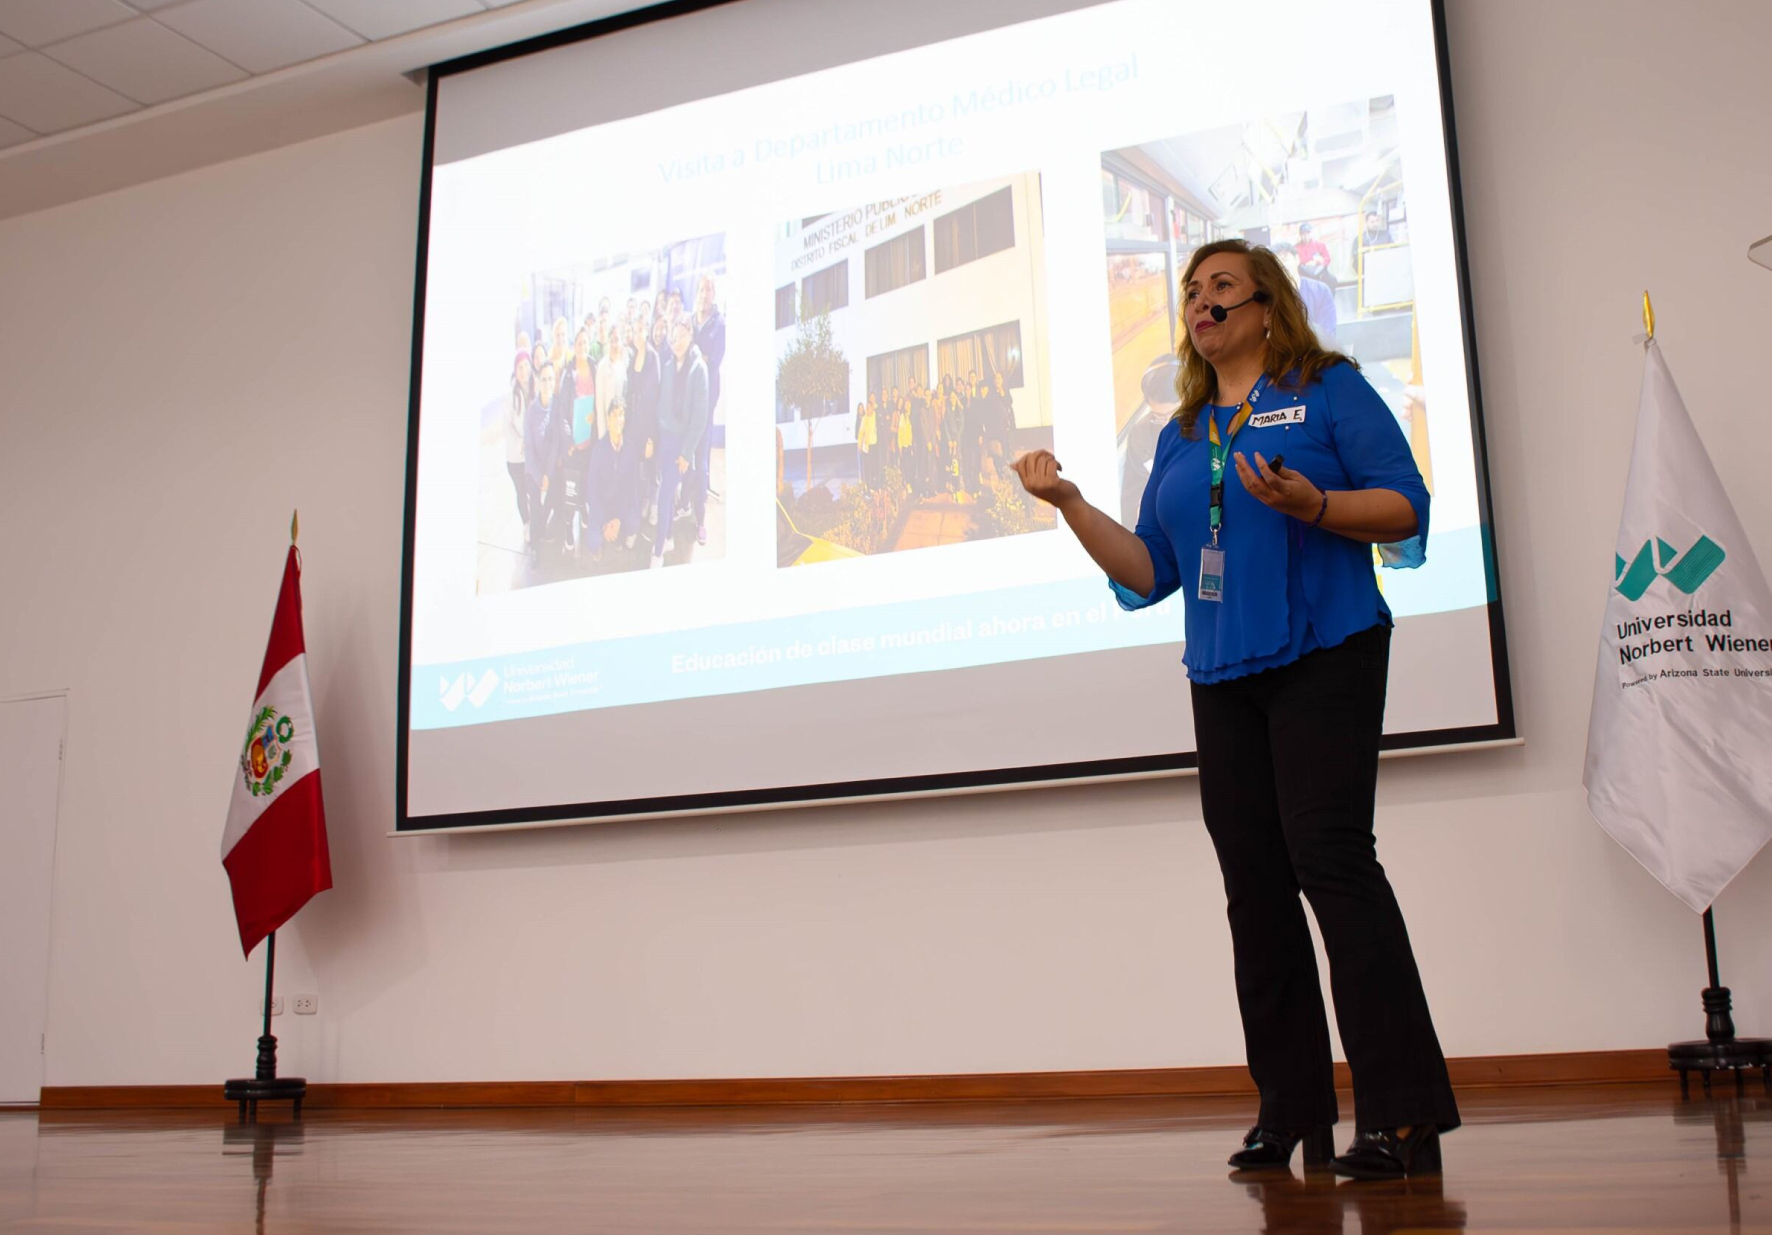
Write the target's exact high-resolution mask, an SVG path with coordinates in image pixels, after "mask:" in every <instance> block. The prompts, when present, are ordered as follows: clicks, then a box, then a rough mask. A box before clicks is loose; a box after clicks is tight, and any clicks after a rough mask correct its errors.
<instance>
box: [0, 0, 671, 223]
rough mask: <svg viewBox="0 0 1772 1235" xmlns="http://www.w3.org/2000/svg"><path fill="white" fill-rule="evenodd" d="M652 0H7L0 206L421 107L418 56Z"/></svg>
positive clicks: (27, 205) (61, 197)
mask: <svg viewBox="0 0 1772 1235" xmlns="http://www.w3.org/2000/svg"><path fill="white" fill-rule="evenodd" d="M651 2H653V0H0V219H5V218H10V217H12V216H14V215H19V214H24V213H27V212H29V211H33V210H42V209H46V208H47V207H50V206H56V205H60V204H62V203H65V202H70V201H76V200H78V199H80V198H83V197H90V196H93V195H94V194H97V193H104V192H109V191H111V190H113V189H119V188H123V187H125V186H127V185H131V184H137V183H140V182H142V181H146V180H154V179H158V178H160V177H163V176H169V175H174V174H176V173H178V172H183V171H188V170H191V169H192V168H196V167H202V166H205V165H207V164H210V163H219V162H222V161H224V160H227V159H234V158H239V157H241V156H243V155H247V154H252V153H256V152H257V151H260V150H269V149H273V148H275V147H277V146H283V145H288V144H290V143H291V142H298V141H305V140H307V139H309V138H313V137H319V136H323V135H325V134H327V133H336V132H341V131H343V130H345V129H350V128H355V127H357V126H359V125H365V124H373V123H375V122H377V121H380V120H387V119H391V118H393V117H395V116H400V115H409V114H411V113H413V112H416V111H420V110H422V109H423V107H424V89H423V86H422V84H421V81H422V74H419V73H415V72H414V70H422V69H423V68H424V67H425V66H427V65H432V64H439V63H441V62H443V61H445V60H452V59H455V58H456V57H458V56H466V55H471V54H473V53H474V52H478V51H484V50H486V49H487V48H492V47H500V46H504V45H505V44H508V43H514V42H518V41H520V40H522V39H526V38H531V37H534V36H535V35H539V34H546V33H548V32H550V31H554V30H560V29H564V28H566V27H568V26H574V25H578V24H580V23H583V22H589V21H596V20H598V19H600V18H604V17H609V16H612V15H614V14H616V13H622V12H627V11H629V10H632V9H637V8H642V7H644V6H645V5H646V4H647V3H651ZM414 170H415V173H416V167H415V169H414Z"/></svg>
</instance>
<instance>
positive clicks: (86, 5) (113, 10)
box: [0, 0, 135, 47]
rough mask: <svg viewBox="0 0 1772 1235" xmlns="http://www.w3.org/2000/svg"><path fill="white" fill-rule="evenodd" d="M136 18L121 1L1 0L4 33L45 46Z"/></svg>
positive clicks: (27, 43) (31, 44) (0, 27)
mask: <svg viewBox="0 0 1772 1235" xmlns="http://www.w3.org/2000/svg"><path fill="white" fill-rule="evenodd" d="M134 16H135V13H134V12H133V11H132V10H131V9H130V8H129V7H128V6H127V5H123V4H119V3H118V2H117V0H0V34H4V35H6V36H7V37H8V38H12V39H16V40H18V41H19V42H20V43H23V44H24V45H25V46H26V47H42V46H43V45H44V44H45V43H53V42H55V41H56V40H57V39H65V38H71V37H72V36H74V35H76V34H85V33H86V32H87V31H88V30H97V29H98V28H99V27H100V26H109V25H112V24H114V23H116V22H120V21H128V20H129V19H130V18H131V17H134Z"/></svg>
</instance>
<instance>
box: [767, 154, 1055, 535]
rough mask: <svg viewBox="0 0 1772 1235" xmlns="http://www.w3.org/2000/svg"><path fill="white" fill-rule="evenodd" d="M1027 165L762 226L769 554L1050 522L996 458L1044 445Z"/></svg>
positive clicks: (1042, 320)
mask: <svg viewBox="0 0 1772 1235" xmlns="http://www.w3.org/2000/svg"><path fill="white" fill-rule="evenodd" d="M1040 191H1041V182H1040V177H1039V175H1037V174H1031V173H1030V174H1027V175H1021V176H1012V177H1006V178H1003V179H1000V180H993V181H987V182H984V183H980V184H970V185H960V186H956V187H951V188H943V189H936V190H933V191H930V192H925V193H920V194H916V195H913V196H908V197H900V198H895V199H889V200H887V201H882V202H872V203H868V204H866V205H863V206H856V207H852V208H850V209H846V210H839V211H834V212H831V213H828V214H820V215H813V216H810V217H807V218H803V219H800V220H797V221H793V222H789V223H787V224H784V225H783V226H782V227H781V228H780V230H779V231H778V233H777V236H778V239H777V243H776V248H775V261H776V271H775V273H776V279H777V286H776V292H775V335H776V386H775V404H776V436H775V441H776V491H777V507H776V526H777V544H776V548H777V560H778V564H779V565H782V566H793V565H806V564H809V563H814V562H821V561H830V560H835V559H840V558H845V557H857V556H864V555H869V554H876V553H892V552H896V551H899V550H903V549H924V548H932V547H934V546H937V545H947V544H959V543H963V542H966V541H974V540H987V539H991V538H995V537H1001V536H1015V535H1020V534H1022V533H1025V532H1031V531H1039V530H1042V529H1046V528H1051V527H1053V526H1055V523H1054V520H1053V518H1052V516H1051V513H1050V512H1049V511H1047V510H1046V509H1045V508H1043V507H1041V506H1039V505H1037V504H1035V503H1033V502H1031V501H1030V500H1028V498H1027V497H1026V495H1025V494H1024V493H1023V492H1022V491H1021V488H1020V486H1019V485H1018V484H1016V482H1015V479H1014V477H1013V475H1012V474H1011V472H1010V470H1009V464H1010V463H1011V462H1012V461H1013V460H1014V458H1015V457H1016V456H1017V455H1018V454H1020V453H1022V452H1025V451H1027V450H1031V449H1037V448H1042V447H1050V446H1051V444H1052V405H1051V393H1050V379H1049V376H1048V371H1047V350H1046V333H1047V332H1046V305H1045V277H1044V270H1043V266H1042V261H1043V258H1042V246H1043V244H1044V227H1043V219H1042V214H1041V200H1040Z"/></svg>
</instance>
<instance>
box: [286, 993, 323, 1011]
mask: <svg viewBox="0 0 1772 1235" xmlns="http://www.w3.org/2000/svg"><path fill="white" fill-rule="evenodd" d="M290 999H291V1000H293V1001H294V1005H295V1006H294V1012H295V1014H296V1015H297V1016H312V1015H314V1013H316V1012H318V1011H319V1010H320V996H318V995H291V996H290Z"/></svg>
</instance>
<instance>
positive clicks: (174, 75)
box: [43, 17, 246, 104]
mask: <svg viewBox="0 0 1772 1235" xmlns="http://www.w3.org/2000/svg"><path fill="white" fill-rule="evenodd" d="M43 54H44V55H46V56H50V57H52V58H54V59H56V60H59V61H61V62H62V63H63V64H65V65H67V66H68V67H69V68H71V69H73V70H75V71H76V72H78V73H81V74H83V75H84V76H86V77H90V78H92V79H93V80H94V81H96V82H98V83H100V84H101V85H105V86H109V87H110V88H111V89H113V90H115V91H117V93H119V94H124V95H128V96H129V97H130V98H132V99H134V100H135V101H136V102H138V103H149V104H153V103H164V102H166V101H167V100H169V99H180V98H183V97H184V96H185V95H187V94H196V93H197V92H198V91H199V90H208V89H211V88H213V87H215V86H223V85H226V84H227V83H228V82H231V81H240V80H242V79H243V78H245V77H246V71H245V70H244V69H240V68H236V67H235V66H234V65H231V64H229V63H228V62H227V61H226V60H223V59H222V58H221V57H220V56H218V55H216V54H215V53H214V52H210V51H205V50H204V49H203V48H201V47H199V46H197V45H196V44H195V43H193V42H191V41H190V40H189V39H187V38H185V37H184V36H183V35H179V34H174V33H173V32H172V31H170V30H168V29H167V28H166V27H165V26H162V25H160V24H159V23H158V22H152V21H149V20H148V19H147V18H145V17H138V18H136V19H135V20H134V21H126V22H124V23H123V24H122V25H120V26H106V27H105V28H104V29H103V30H94V31H93V32H92V33H91V34H83V35H81V36H79V37H78V38H73V39H69V40H67V42H65V43H57V44H55V45H54V46H52V47H49V48H46V49H45V50H44V53H43Z"/></svg>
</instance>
